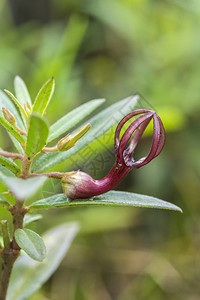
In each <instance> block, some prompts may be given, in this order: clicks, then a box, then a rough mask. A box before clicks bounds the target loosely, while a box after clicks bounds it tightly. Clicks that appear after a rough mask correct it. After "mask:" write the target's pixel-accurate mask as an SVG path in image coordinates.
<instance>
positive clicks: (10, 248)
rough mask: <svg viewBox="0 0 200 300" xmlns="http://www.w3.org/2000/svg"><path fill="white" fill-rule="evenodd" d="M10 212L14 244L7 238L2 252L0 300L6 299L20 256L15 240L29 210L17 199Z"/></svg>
mask: <svg viewBox="0 0 200 300" xmlns="http://www.w3.org/2000/svg"><path fill="white" fill-rule="evenodd" d="M10 212H11V214H12V216H13V226H14V233H13V240H12V242H9V243H8V239H7V238H6V240H5V242H6V243H5V244H4V248H3V250H2V251H1V257H2V271H1V279H0V300H5V299H6V294H7V290H8V284H9V280H10V275H11V271H12V268H13V265H14V262H15V261H16V259H17V258H18V256H19V254H20V247H19V246H18V245H17V243H16V240H15V231H16V230H17V229H18V228H23V219H24V215H25V214H26V213H27V210H26V208H25V207H24V206H23V202H22V201H20V200H17V199H16V204H15V205H14V206H12V207H11V208H10Z"/></svg>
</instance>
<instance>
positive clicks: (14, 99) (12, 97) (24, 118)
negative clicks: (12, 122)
mask: <svg viewBox="0 0 200 300" xmlns="http://www.w3.org/2000/svg"><path fill="white" fill-rule="evenodd" d="M4 91H5V92H6V93H7V94H8V95H9V96H10V98H11V99H12V100H13V102H14V103H15V104H16V105H17V107H18V108H19V111H20V113H21V116H22V119H23V120H24V124H26V120H27V118H28V116H27V113H26V111H25V110H24V108H23V106H22V105H21V103H20V102H19V101H18V99H17V98H16V97H15V96H14V95H13V94H12V93H11V92H9V91H7V90H4Z"/></svg>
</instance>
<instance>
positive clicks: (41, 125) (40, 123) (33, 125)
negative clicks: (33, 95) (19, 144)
mask: <svg viewBox="0 0 200 300" xmlns="http://www.w3.org/2000/svg"><path fill="white" fill-rule="evenodd" d="M48 134H49V128H48V125H47V122H46V120H45V119H44V118H43V117H42V116H40V115H39V114H36V113H33V114H32V115H31V116H30V123H29V128H28V136H27V142H26V148H25V152H26V154H27V156H28V157H30V158H32V157H33V156H35V155H36V154H38V153H39V152H40V151H41V150H42V149H43V148H44V146H45V145H46V141H47V138H48Z"/></svg>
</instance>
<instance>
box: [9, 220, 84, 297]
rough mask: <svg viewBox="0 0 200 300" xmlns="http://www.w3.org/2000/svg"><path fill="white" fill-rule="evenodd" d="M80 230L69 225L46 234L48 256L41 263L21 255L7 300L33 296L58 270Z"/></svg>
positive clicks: (13, 274)
mask: <svg viewBox="0 0 200 300" xmlns="http://www.w3.org/2000/svg"><path fill="white" fill-rule="evenodd" d="M78 229H79V228H78V225H77V223H69V224H63V225H60V226H58V227H55V228H53V229H51V230H49V231H48V232H47V233H45V235H43V240H44V242H45V245H46V248H47V254H46V258H45V259H44V260H43V261H42V262H41V263H38V262H35V261H33V260H32V259H30V258H29V257H28V256H27V255H21V256H20V257H19V258H18V259H17V261H16V262H15V265H14V268H13V271H12V274H11V280H10V284H9V287H8V295H7V300H22V299H23V300H24V299H28V298H29V297H30V296H31V295H33V294H34V293H35V292H36V291H37V290H38V289H39V288H40V287H41V286H42V285H43V284H44V283H45V282H46V281H47V280H48V279H49V278H50V276H51V275H52V274H53V273H54V272H55V270H56V269H57V268H58V266H59V265H60V263H61V261H62V259H63V258H64V256H65V254H66V252H67V251H68V249H69V247H70V245H71V243H72V241H73V239H74V237H75V235H76V233H77V231H78ZM19 275H20V276H19Z"/></svg>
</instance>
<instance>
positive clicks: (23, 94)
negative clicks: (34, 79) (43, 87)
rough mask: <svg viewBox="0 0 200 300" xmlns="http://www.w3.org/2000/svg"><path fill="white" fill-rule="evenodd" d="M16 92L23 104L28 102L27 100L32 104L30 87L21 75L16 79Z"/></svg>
mask: <svg viewBox="0 0 200 300" xmlns="http://www.w3.org/2000/svg"><path fill="white" fill-rule="evenodd" d="M14 86H15V94H16V97H17V99H18V100H19V102H20V103H21V105H24V104H27V102H28V103H29V104H30V105H32V103H31V97H30V95H29V92H28V89H27V87H26V84H25V82H24V81H23V79H22V78H21V77H19V76H16V77H15V79H14Z"/></svg>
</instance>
